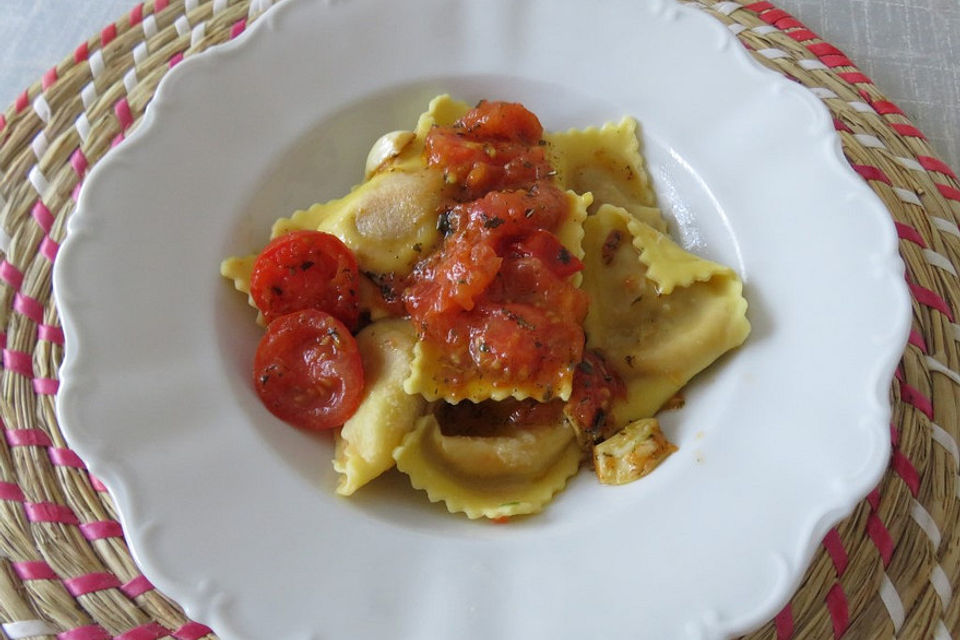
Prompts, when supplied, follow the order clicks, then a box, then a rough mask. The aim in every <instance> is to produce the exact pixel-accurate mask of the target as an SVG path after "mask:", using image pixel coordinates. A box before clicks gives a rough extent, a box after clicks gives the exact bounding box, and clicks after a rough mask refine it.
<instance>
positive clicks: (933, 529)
mask: <svg viewBox="0 0 960 640" xmlns="http://www.w3.org/2000/svg"><path fill="white" fill-rule="evenodd" d="M910 516H911V517H912V518H913V520H914V522H916V523H917V525H919V527H920V528H921V529H923V532H924V533H925V534H927V537H928V538H930V542H931V543H932V544H933V550H934V551H936V550H937V549H939V548H940V541H941V539H942V538H941V537H940V528H939V527H938V526H937V523H936V522H935V521H934V519H933V516H931V515H930V512H929V511H927V510H926V509H924V508H923V505H922V504H920V503H919V502H918V501H917V500H916V499H914V501H913V505H912V506H911V507H910Z"/></svg>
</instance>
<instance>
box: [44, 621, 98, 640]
mask: <svg viewBox="0 0 960 640" xmlns="http://www.w3.org/2000/svg"><path fill="white" fill-rule="evenodd" d="M57 640H110V634H109V633H107V632H106V631H105V630H104V629H103V627H101V626H100V625H98V624H91V625H89V626H86V627H77V628H76V629H70V631H64V632H63V633H58V634H57Z"/></svg>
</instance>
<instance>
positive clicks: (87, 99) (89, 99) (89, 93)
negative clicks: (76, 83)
mask: <svg viewBox="0 0 960 640" xmlns="http://www.w3.org/2000/svg"><path fill="white" fill-rule="evenodd" d="M80 100H81V101H83V108H84V109H90V108H91V107H93V103H94V102H96V100H97V87H96V86H95V85H94V84H93V82H92V81H91V82H88V83H87V84H86V86H85V87H84V88H83V89H81V90H80Z"/></svg>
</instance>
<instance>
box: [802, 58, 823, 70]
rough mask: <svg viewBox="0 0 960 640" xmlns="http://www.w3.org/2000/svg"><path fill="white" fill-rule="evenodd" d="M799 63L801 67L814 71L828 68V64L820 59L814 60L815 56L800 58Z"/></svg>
mask: <svg viewBox="0 0 960 640" xmlns="http://www.w3.org/2000/svg"><path fill="white" fill-rule="evenodd" d="M797 63H798V64H799V65H800V67H801V68H803V69H806V70H807V71H813V70H815V69H828V68H829V67H827V65H825V64H823V63H822V62H820V61H819V60H814V59H813V58H804V59H803V60H798V61H797Z"/></svg>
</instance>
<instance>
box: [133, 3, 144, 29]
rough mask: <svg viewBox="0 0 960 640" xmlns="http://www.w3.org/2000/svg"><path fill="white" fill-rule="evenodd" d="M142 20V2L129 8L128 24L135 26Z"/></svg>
mask: <svg viewBox="0 0 960 640" xmlns="http://www.w3.org/2000/svg"><path fill="white" fill-rule="evenodd" d="M142 20H143V3H142V2H141V3H140V4H138V5H137V6H135V7H134V8H133V9H131V10H130V26H131V27H135V26H137V25H138V24H140V22H141V21H142Z"/></svg>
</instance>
